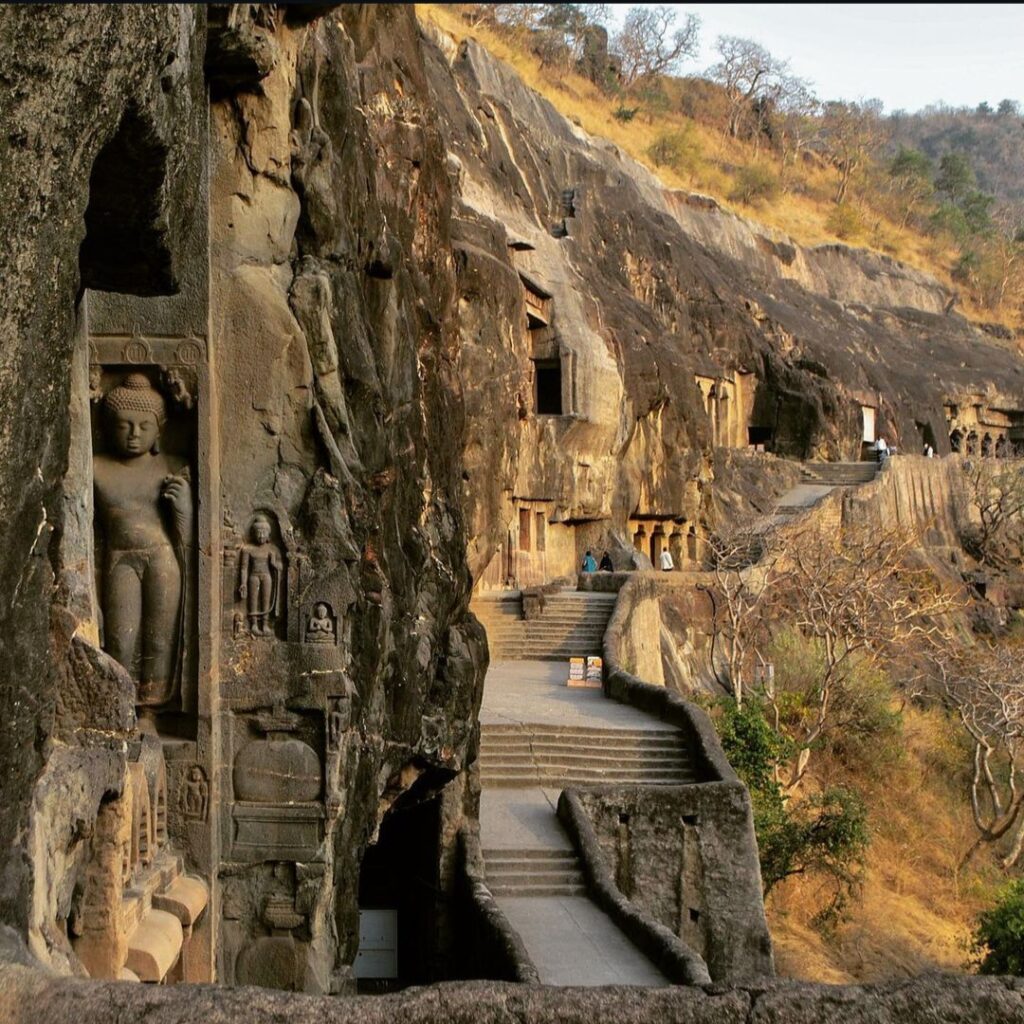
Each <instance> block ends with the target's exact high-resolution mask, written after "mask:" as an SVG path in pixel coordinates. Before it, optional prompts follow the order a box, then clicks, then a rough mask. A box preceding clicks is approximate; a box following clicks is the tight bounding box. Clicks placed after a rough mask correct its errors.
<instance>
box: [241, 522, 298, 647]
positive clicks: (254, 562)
mask: <svg viewBox="0 0 1024 1024" xmlns="http://www.w3.org/2000/svg"><path fill="white" fill-rule="evenodd" d="M289 562H290V559H289V557H288V554H287V552H286V549H285V546H284V543H283V541H282V529H281V525H280V523H279V520H278V517H277V516H276V515H275V514H274V513H273V512H272V511H270V510H269V509H257V510H256V512H255V513H254V514H253V517H252V519H251V521H250V523H249V529H248V533H247V536H246V539H245V540H244V541H243V542H242V544H241V546H240V547H239V549H238V562H237V574H236V575H237V578H236V580H235V588H236V589H235V595H234V598H235V611H234V612H233V615H232V632H233V634H234V635H235V636H236V637H238V636H246V635H248V636H252V637H256V638H257V639H278V640H284V639H286V638H287V616H288V604H289V595H290V593H291V590H292V586H291V579H290V573H289Z"/></svg>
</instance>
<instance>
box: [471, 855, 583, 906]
mask: <svg viewBox="0 0 1024 1024" xmlns="http://www.w3.org/2000/svg"><path fill="white" fill-rule="evenodd" d="M484 861H485V863H486V865H487V887H488V888H489V889H490V890H491V894H492V895H494V896H585V895H586V892H587V885H586V881H585V880H584V878H583V872H582V870H581V869H580V862H579V858H578V857H577V856H576V853H575V852H574V851H573V850H558V849H551V848H547V849H534V850H524V849H507V850H484Z"/></svg>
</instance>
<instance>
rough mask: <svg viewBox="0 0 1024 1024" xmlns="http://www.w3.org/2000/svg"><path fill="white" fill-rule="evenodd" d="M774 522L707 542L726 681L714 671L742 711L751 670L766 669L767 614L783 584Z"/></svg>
mask: <svg viewBox="0 0 1024 1024" xmlns="http://www.w3.org/2000/svg"><path fill="white" fill-rule="evenodd" d="M770 522H771V519H770V517H769V518H768V519H761V520H755V521H752V522H750V523H744V524H742V525H739V526H737V527H735V528H734V529H732V530H730V531H728V532H727V533H718V534H714V535H713V536H711V537H710V538H709V540H708V545H709V548H710V554H711V575H712V584H711V586H710V587H709V588H708V590H709V592H710V595H711V599H712V603H713V606H714V625H713V635H714V639H715V645H716V646H717V645H721V648H722V655H723V657H724V660H725V666H726V678H725V679H724V680H723V679H721V677H720V676H719V675H718V671H717V669H716V667H715V665H714V664H712V666H711V667H712V671H714V672H715V675H716V677H718V678H719V682H720V683H722V685H724V687H725V688H726V689H727V690H728V691H729V694H730V696H731V697H732V698H733V700H735V701H736V704H737V706H742V705H743V698H744V696H745V693H746V689H747V685H746V684H747V679H748V677H749V675H750V671H751V669H752V668H753V667H754V666H755V665H758V664H761V665H763V664H764V658H763V655H762V653H761V652H762V651H763V650H764V649H765V647H766V646H767V642H768V630H767V622H766V619H765V616H764V615H763V609H764V606H765V605H766V603H767V600H768V597H769V595H770V594H771V592H772V588H773V587H776V586H778V585H779V584H780V583H781V582H782V573H781V572H780V569H779V565H780V558H781V555H782V547H781V545H780V544H779V543H778V536H777V534H776V533H775V531H774V530H773V529H772V528H771V526H770V525H768V524H770ZM712 653H713V654H714V648H712Z"/></svg>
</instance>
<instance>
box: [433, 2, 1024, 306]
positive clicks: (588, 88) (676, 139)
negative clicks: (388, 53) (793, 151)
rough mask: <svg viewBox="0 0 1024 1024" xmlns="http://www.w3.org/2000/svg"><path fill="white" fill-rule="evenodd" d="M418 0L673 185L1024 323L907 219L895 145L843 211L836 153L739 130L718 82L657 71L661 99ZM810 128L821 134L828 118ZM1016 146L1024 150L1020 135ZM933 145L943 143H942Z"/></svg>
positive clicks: (870, 168) (439, 22)
mask: <svg viewBox="0 0 1024 1024" xmlns="http://www.w3.org/2000/svg"><path fill="white" fill-rule="evenodd" d="M416 6H417V13H418V15H419V17H420V18H421V20H422V21H424V22H425V23H429V24H433V25H436V26H437V27H439V28H440V29H442V30H443V31H444V32H445V33H446V34H448V35H449V36H450V37H451V38H453V39H455V40H456V41H460V40H463V39H466V38H472V39H476V40H478V41H479V42H480V43H481V44H482V45H484V46H485V47H486V48H487V49H488V51H489V52H491V53H492V54H494V56H496V57H498V58H500V59H501V60H503V61H506V62H508V63H509V64H510V65H511V66H512V67H514V68H515V70H516V72H517V73H518V74H519V75H520V77H521V78H522V79H523V81H524V82H525V83H526V84H527V85H528V86H529V87H530V88H532V89H535V90H536V91H537V92H538V93H540V95H542V96H544V97H545V98H546V99H548V100H549V101H550V102H551V103H552V104H553V105H554V107H555V108H556V109H557V110H558V111H559V112H560V113H561V114H563V115H564V116H565V117H567V118H568V119H569V120H570V121H572V122H573V123H574V124H576V125H579V126H580V127H582V128H583V129H585V130H586V131H587V132H589V133H591V134H593V135H595V136H599V137H601V138H604V139H608V140H609V141H610V142H612V143H613V144H614V145H615V146H616V147H618V148H619V149H621V150H622V152H623V153H626V154H628V155H629V156H630V157H632V158H633V159H635V160H637V161H638V162H639V163H641V164H643V165H644V166H646V167H648V168H649V169H651V170H653V171H654V173H656V174H657V175H658V177H659V178H660V180H661V181H663V182H664V184H665V185H666V186H667V187H669V188H680V189H686V190H689V191H695V192H699V193H705V194H707V195H710V196H713V197H714V198H715V200H716V202H718V203H719V204H720V205H721V206H722V207H723V208H725V209H732V210H735V211H736V212H740V213H743V214H744V215H747V216H753V217H755V218H756V220H757V221H758V222H759V223H762V224H764V225H766V226H768V227H771V228H775V229H778V230H780V231H783V232H785V233H786V234H787V235H789V236H791V237H792V238H793V239H794V240H795V241H797V242H799V243H800V244H801V245H806V246H814V245H820V244H828V243H834V242H839V241H841V242H845V243H847V244H850V245H856V246H862V247H865V248H867V249H869V250H872V251H875V252H878V253H884V254H886V255H889V256H892V257H894V258H896V259H898V260H901V261H903V262H905V263H907V264H908V265H910V266H913V267H916V268H918V269H921V270H924V271H926V272H927V273H929V274H931V275H933V276H935V277H936V278H937V279H938V280H939V281H941V282H942V283H943V284H944V285H945V286H946V287H947V288H949V289H950V291H951V292H957V294H958V300H959V303H960V307H959V308H960V309H961V310H962V311H963V312H964V313H965V314H966V315H968V316H970V317H972V318H974V319H976V320H979V321H998V322H1000V323H1005V324H1009V325H1016V324H1017V323H1019V322H1022V321H1021V316H1022V313H1021V310H1020V308H1019V307H1018V305H1017V304H1016V299H1014V300H1013V301H1012V302H1002V303H1000V304H998V305H993V304H992V303H991V302H990V301H986V300H985V299H984V296H983V292H982V290H981V289H980V287H969V286H966V285H965V283H964V281H963V280H957V279H955V273H956V268H957V266H958V261H959V260H960V257H961V250H960V246H959V245H958V242H957V240H956V239H954V238H953V237H951V236H950V235H948V234H946V233H942V232H940V233H937V234H936V233H934V232H932V231H930V230H926V229H927V228H928V227H929V225H928V224H927V223H926V222H925V221H921V220H917V221H916V223H915V222H914V221H911V222H910V223H903V220H904V217H903V209H902V207H901V205H900V197H898V196H895V197H894V195H893V189H894V186H893V183H892V182H891V181H890V180H889V178H888V173H887V171H886V169H885V167H886V164H887V162H888V160H889V159H890V157H891V153H890V147H888V146H887V145H881V148H879V149H878V151H877V153H875V154H873V155H872V157H871V159H870V160H869V161H867V162H865V163H864V164H863V167H862V169H861V170H860V171H859V173H858V176H857V177H855V178H854V179H853V181H852V183H851V191H850V198H849V200H848V202H847V203H846V204H845V205H844V206H843V207H841V208H839V212H837V207H836V204H835V202H834V201H833V200H834V197H835V193H836V187H837V181H838V177H839V173H838V171H837V169H836V168H835V167H834V166H833V160H834V158H833V157H832V156H830V155H829V154H828V153H827V152H825V153H823V152H821V150H820V149H818V150H817V151H816V150H815V148H814V147H810V146H808V147H806V148H804V149H803V150H802V152H801V154H800V157H799V158H798V159H796V160H795V161H794V160H793V159H792V157H791V156H787V157H783V156H782V155H781V154H779V153H778V152H776V151H774V150H773V148H772V147H771V146H770V145H769V144H768V143H767V142H766V141H765V139H764V138H763V137H760V136H755V137H753V138H743V137H737V138H732V137H730V136H729V135H728V133H726V132H724V131H723V130H722V127H721V122H722V118H723V116H724V115H723V114H722V113H721V111H722V108H723V104H724V100H723V97H722V93H721V89H720V88H719V87H718V86H717V85H714V84H713V83H711V82H708V81H706V80H704V79H701V78H684V79H677V78H671V77H666V78H661V79H659V80H658V81H657V83H656V86H655V88H654V90H653V93H654V98H653V99H647V98H645V97H641V98H640V99H637V98H635V97H634V98H631V97H630V96H629V95H628V94H627V95H626V96H625V97H623V96H619V95H615V94H610V93H608V92H607V91H603V90H602V89H599V88H598V87H597V86H596V85H595V84H594V83H593V82H592V81H590V80H589V79H587V78H585V77H583V76H581V75H580V74H577V73H575V72H574V71H573V70H571V69H568V68H566V67H564V66H562V65H553V64H545V61H544V60H543V58H542V56H541V55H540V54H539V53H538V52H537V50H536V48H535V46H534V44H533V43H532V42H531V40H530V39H529V38H528V36H524V35H523V34H521V33H520V34H516V33H515V32H507V31H500V30H499V26H496V25H495V24H493V23H489V22H487V21H478V20H477V21H474V22H473V23H472V24H469V23H467V21H466V20H465V19H464V18H463V17H461V16H460V14H459V13H458V8H459V5H443V4H418V5H416ZM463 6H473V5H463ZM648 92H650V90H649V91H648ZM687 111H688V112H690V114H691V115H692V116H687V113H685V112H687ZM627 117H628V120H627V119H625V118H627ZM912 120H913V119H911V121H912ZM900 124H901V128H900V129H899V131H902V132H904V133H910V128H909V127H908V125H907V123H905V122H900ZM807 130H808V132H809V134H810V135H812V136H817V135H820V133H821V126H820V125H816V126H815V125H811V126H810V127H809V128H808V129H807ZM883 134H884V133H883ZM908 137H909V134H908ZM942 145H948V143H943V144H942ZM1007 145H1011V146H1012V145H1013V144H1012V143H1007ZM1017 147H1018V148H1017V150H1016V154H1017V158H1018V159H1019V156H1020V149H1019V142H1018V143H1017ZM935 148H936V152H938V151H939V150H940V149H941V148H942V146H941V145H936V147H935ZM1000 159H1001V157H1000V156H999V155H998V153H992V154H990V163H991V165H992V166H993V167H994V166H996V165H997V164H998V162H999V161H1000ZM1004 177H1005V176H1004ZM986 180H987V179H986Z"/></svg>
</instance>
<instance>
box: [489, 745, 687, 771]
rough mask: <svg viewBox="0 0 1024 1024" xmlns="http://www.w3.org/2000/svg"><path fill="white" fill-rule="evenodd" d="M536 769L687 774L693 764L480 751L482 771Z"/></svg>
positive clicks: (641, 757)
mask: <svg viewBox="0 0 1024 1024" xmlns="http://www.w3.org/2000/svg"><path fill="white" fill-rule="evenodd" d="M534 766H539V767H541V768H544V769H546V770H553V769H559V768H577V767H578V768H593V769H595V770H606V771H615V770H616V769H617V768H622V769H623V770H626V771H632V770H634V769H638V768H639V769H643V768H647V767H654V768H658V769H660V770H672V771H689V770H690V769H691V768H692V767H693V762H691V761H690V760H689V759H688V758H685V757H674V756H672V755H661V756H658V755H654V756H652V755H650V754H622V755H619V756H618V757H603V756H602V755H600V754H586V753H575V752H572V751H569V750H565V751H553V752H551V753H549V754H544V755H540V756H538V755H537V754H533V753H522V754H519V753H510V752H508V751H495V752H493V753H491V752H486V751H483V750H481V752H480V767H481V769H482V770H483V771H485V772H486V771H495V770H498V769H501V768H505V767H510V768H513V767H519V768H531V767H534Z"/></svg>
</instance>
